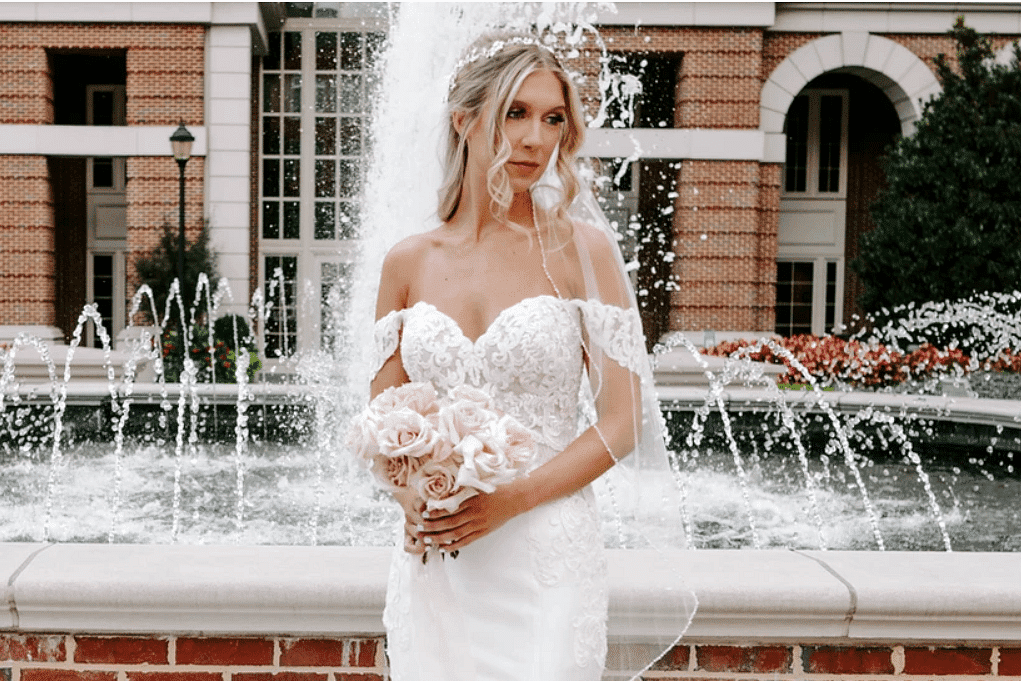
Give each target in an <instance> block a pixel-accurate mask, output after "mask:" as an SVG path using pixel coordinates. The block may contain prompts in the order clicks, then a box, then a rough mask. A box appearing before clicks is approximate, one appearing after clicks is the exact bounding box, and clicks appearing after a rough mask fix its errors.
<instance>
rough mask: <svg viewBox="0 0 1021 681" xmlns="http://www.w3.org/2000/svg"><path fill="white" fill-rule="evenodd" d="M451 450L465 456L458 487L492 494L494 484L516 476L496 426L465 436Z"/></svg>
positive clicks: (508, 480)
mask: <svg viewBox="0 0 1021 681" xmlns="http://www.w3.org/2000/svg"><path fill="white" fill-rule="evenodd" d="M454 451H455V452H457V453H459V454H461V455H462V456H463V457H464V463H462V464H461V468H460V469H459V470H458V472H457V484H458V485H461V486H463V487H473V488H475V489H477V490H480V491H482V492H493V491H494V490H495V489H496V486H497V485H500V484H503V483H505V482H510V481H511V480H513V479H514V477H515V468H514V465H513V464H512V463H511V461H510V460H509V459H508V458H507V452H506V447H505V446H504V443H503V442H502V441H501V439H500V433H499V432H498V429H497V428H496V424H495V423H493V424H490V425H489V427H487V428H486V429H484V430H482V431H480V432H478V433H472V434H470V435H466V436H465V437H464V439H463V440H461V442H460V443H459V444H458V445H457V446H456V447H454Z"/></svg>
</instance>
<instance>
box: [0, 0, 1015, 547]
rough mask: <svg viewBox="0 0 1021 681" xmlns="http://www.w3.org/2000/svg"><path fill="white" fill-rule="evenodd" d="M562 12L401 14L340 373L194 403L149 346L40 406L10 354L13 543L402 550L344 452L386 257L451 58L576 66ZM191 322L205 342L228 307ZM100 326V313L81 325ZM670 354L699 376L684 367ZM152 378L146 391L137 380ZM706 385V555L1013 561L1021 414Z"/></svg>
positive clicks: (742, 370)
mask: <svg viewBox="0 0 1021 681" xmlns="http://www.w3.org/2000/svg"><path fill="white" fill-rule="evenodd" d="M561 9H563V10H564V11H565V12H566V13H567V14H566V15H565V16H563V17H561V18H560V19H557V20H555V17H553V16H552V15H545V14H541V15H540V16H539V17H538V18H536V17H534V16H526V15H524V14H522V11H523V10H521V9H520V8H518V7H517V5H510V4H496V3H480V4H478V5H469V6H465V7H454V6H445V5H444V6H432V7H429V8H422V7H418V6H416V5H415V4H414V3H409V4H406V5H405V6H404V7H403V8H402V13H404V16H403V17H402V20H401V21H400V22H398V23H397V24H396V25H395V27H394V30H393V32H392V34H391V37H390V43H391V44H390V47H389V49H388V51H387V52H386V57H385V60H384V63H383V66H382V69H383V74H382V82H383V83H384V88H383V94H382V96H381V98H380V101H379V102H378V106H377V107H376V109H375V114H374V119H373V135H374V138H375V140H376V144H375V145H374V148H375V150H376V151H375V157H374V162H373V165H372V167H371V168H370V171H369V180H368V182H367V183H366V190H365V205H366V209H365V217H364V219H363V220H362V224H364V225H365V226H366V227H365V231H366V234H370V235H372V237H371V238H368V239H366V240H365V242H364V243H363V252H362V259H361V261H360V265H359V269H358V271H357V272H356V273H355V274H354V276H353V277H352V281H351V284H352V287H351V288H352V302H351V303H350V304H348V303H345V309H344V314H342V315H338V317H340V318H342V319H343V320H344V323H345V324H346V327H345V334H344V335H346V337H347V339H348V342H347V344H346V345H342V346H338V348H337V349H336V350H335V352H336V353H337V356H343V357H344V361H342V362H339V361H336V360H335V359H334V356H335V355H332V354H327V353H322V352H319V353H313V354H305V355H302V356H299V357H297V358H295V360H294V362H293V363H292V366H291V372H292V374H293V376H294V377H295V381H294V382H293V383H290V384H271V383H262V382H258V383H256V384H252V385H249V384H247V381H246V374H245V371H244V361H241V362H239V371H238V373H237V378H238V379H239V383H238V384H237V385H222V384H221V385H216V386H208V385H201V384H196V383H195V378H196V373H197V370H196V367H195V366H194V365H193V364H190V360H186V361H185V371H184V372H183V374H182V382H181V383H180V384H169V383H167V382H166V381H165V380H160V377H161V374H162V368H161V366H160V361H161V359H160V358H159V357H158V356H156V355H154V354H153V353H152V352H151V350H150V346H149V345H147V344H146V342H145V339H144V338H143V339H142V342H140V343H135V344H129V348H130V349H129V351H127V352H126V353H122V355H121V356H120V359H113V356H112V355H109V354H108V355H107V356H106V361H105V364H106V365H107V368H108V371H107V378H106V379H105V380H103V381H100V382H98V383H97V382H93V383H87V382H83V381H80V380H70V379H69V377H70V376H71V368H72V367H73V359H71V357H72V355H73V354H74V353H73V349H74V348H75V347H76V343H73V344H72V346H71V349H72V351H69V352H68V353H67V357H68V358H69V360H68V361H69V364H68V365H67V366H59V365H56V364H53V363H52V362H51V363H50V364H49V365H48V366H47V372H46V376H45V380H44V381H43V382H42V383H39V384H37V385H36V386H34V387H33V386H32V385H31V384H30V382H29V381H26V380H20V379H19V373H18V368H19V367H20V366H23V365H19V364H18V363H17V360H18V358H19V357H20V358H21V360H24V358H25V357H26V356H27V355H30V354H32V353H37V354H38V355H39V356H40V357H41V358H42V364H43V365H46V364H47V359H48V354H49V352H50V351H49V349H48V347H47V346H45V344H42V343H40V342H38V341H33V340H32V339H22V340H19V342H18V343H16V345H15V347H14V348H12V349H11V350H9V351H7V352H6V353H5V356H4V372H3V374H2V376H0V399H2V400H3V401H2V403H0V406H2V412H0V541H63V542H97V541H110V542H138V543H175V542H179V543H195V544H203V543H207V544H220V543H234V542H237V543H244V544H277V543H280V544H335V545H379V544H389V543H391V538H392V530H391V528H392V525H393V522H394V520H395V512H394V508H393V506H392V504H390V503H388V502H387V500H386V499H384V498H383V495H382V494H381V493H379V492H378V491H376V490H375V489H374V488H373V487H372V485H371V483H370V482H369V480H368V478H367V475H366V474H365V473H364V471H360V470H358V469H357V468H356V467H355V466H354V464H353V463H352V462H351V461H350V459H349V457H347V455H346V453H345V452H344V451H343V448H342V447H341V446H340V445H339V439H340V438H339V433H340V432H341V431H342V427H343V423H344V421H345V419H346V418H347V417H348V416H349V415H350V414H351V413H353V411H354V410H355V409H356V408H358V405H360V404H363V403H364V401H365V398H366V389H365V386H366V385H367V383H368V379H367V376H366V375H365V371H366V367H367V366H368V364H369V362H367V361H366V357H365V355H362V354H360V353H365V352H367V349H368V348H369V347H370V342H369V339H368V338H367V337H366V329H369V328H371V323H368V322H370V321H371V314H372V306H371V301H372V299H373V297H374V292H373V290H372V285H373V282H375V281H376V280H377V279H378V268H379V263H380V262H381V258H382V254H383V253H384V252H385V251H386V249H387V248H388V247H389V246H390V245H392V244H393V243H395V242H396V241H397V240H399V239H400V238H401V237H402V236H403V234H402V230H403V231H418V230H420V229H421V228H422V225H423V224H426V223H427V222H428V221H429V219H430V218H429V212H430V209H429V208H428V206H430V205H431V203H432V202H433V200H434V196H433V192H432V191H430V190H428V187H432V186H435V185H436V183H431V182H430V181H428V178H430V177H438V165H437V163H436V159H435V158H434V156H433V155H432V154H429V153H422V154H410V155H409V154H408V149H420V148H422V144H423V142H422V140H423V139H425V140H430V139H434V138H435V137H436V130H434V129H433V128H432V127H430V121H436V120H440V118H441V113H440V111H441V110H440V108H439V107H440V104H441V102H442V99H443V94H444V93H443V89H444V88H445V87H446V79H445V77H444V76H446V75H449V73H450V72H451V71H452V70H453V61H454V60H455V59H456V57H457V53H458V52H459V50H458V49H456V46H457V45H464V44H467V43H468V42H469V41H470V40H471V39H472V38H473V37H474V36H475V35H477V34H478V33H479V32H481V31H482V30H484V28H485V27H486V26H492V25H503V24H507V23H511V24H513V23H515V22H521V21H525V20H527V21H529V22H533V21H534V23H536V24H537V25H539V26H540V27H545V28H548V29H549V31H550V33H551V35H553V36H555V37H556V38H557V39H558V40H560V41H561V42H562V43H564V44H566V45H568V47H569V48H570V46H571V44H572V42H571V41H576V40H578V39H580V37H581V36H584V35H588V36H589V38H590V39H592V36H593V35H595V34H594V33H591V32H589V33H588V34H586V31H587V30H589V29H590V26H589V25H588V22H587V21H586V19H585V16H584V7H583V6H582V5H570V6H569V7H566V8H561ZM542 11H546V10H542ZM558 21H559V22H560V23H558ZM423 35H429V36H443V38H444V40H443V42H444V44H445V45H446V46H447V49H445V50H442V51H432V52H428V53H426V54H425V55H423V51H422V49H421V45H422V40H423V38H422V36H423ZM424 56H426V57H428V58H424ZM611 85H612V84H609V85H608V87H609V86H611ZM396 93H399V97H397V95H396ZM398 100H399V101H398ZM408 111H413V112H415V114H414V115H411V116H409V115H408V113H407V112H408ZM409 158H410V159H412V160H413V161H414V162H409V161H408V159H409ZM395 169H397V170H395ZM409 187H411V188H415V189H413V190H410V194H409V189H408V188H409ZM423 188H425V189H423ZM414 192H420V193H421V196H415V195H414ZM416 211H417V212H416ZM394 225H398V226H401V228H399V229H395V228H393V226H394ZM272 295H273V294H272V293H271V294H270V296H271V298H272ZM276 295H277V296H283V295H284V287H277V289H276ZM170 298H171V299H174V296H173V295H172V296H170ZM309 298H311V299H312V300H317V299H318V297H317V296H310V297H309ZM200 301H201V304H202V305H204V306H205V308H204V309H205V312H206V318H207V319H209V320H210V321H211V320H212V319H214V318H215V317H216V315H217V313H218V312H217V305H218V302H219V297H218V296H209V295H206V296H205V297H203V298H201V299H200ZM143 302H145V301H144V300H143V296H140V297H138V298H137V299H136V305H140V304H142V303H143ZM271 302H273V301H272V300H270V301H265V300H263V299H262V297H261V294H260V295H259V296H258V297H257V298H256V299H255V300H253V303H252V306H251V309H252V310H253V312H252V318H250V319H249V323H250V326H252V327H256V326H264V322H265V319H266V314H267V309H268V307H267V304H266V303H271ZM276 302H278V303H279V304H281V306H283V305H282V303H283V301H282V300H278V301H276ZM177 304H178V306H180V307H184V306H183V304H182V303H181V301H180V300H179V299H178V302H177ZM198 309H203V308H202V307H199V308H198ZM95 316H96V315H95V311H94V310H92V309H91V308H89V309H87V310H86V312H85V314H84V315H83V320H82V324H84V322H85V318H86V317H89V318H94V317H95ZM153 316H154V317H157V318H158V316H157V315H156V314H155V313H154V315H153ZM165 316H166V315H164V317H165ZM189 317H190V318H195V314H194V308H193V311H192V313H191V314H190V315H189ZM80 330H81V324H80V325H79V330H78V333H80ZM104 342H106V340H104ZM106 347H107V349H109V345H108V343H107V346H106ZM677 352H681V353H685V352H688V353H691V356H692V357H696V358H697V356H698V353H697V350H695V349H694V348H691V347H689V348H687V349H681V350H678V351H677ZM240 355H241V359H242V360H243V359H244V357H245V353H243V352H242V353H240ZM143 366H148V367H152V368H153V370H154V371H153V374H154V376H155V380H152V381H144V380H141V379H138V378H136V374H137V373H138V371H140V370H141V369H142V367H143ZM61 370H63V373H61ZM692 373H693V375H696V376H698V375H701V374H702V373H703V370H702V369H701V368H698V367H696V368H695V369H694V370H693V371H692ZM709 373H710V376H709V377H708V378H707V379H705V384H706V386H705V387H702V388H688V389H686V390H681V391H678V390H677V389H672V388H671V389H664V391H663V395H662V397H664V398H665V399H664V408H665V410H666V412H667V416H668V419H667V420H668V422H669V424H670V427H671V429H672V433H673V446H674V449H675V450H676V452H677V456H676V461H675V463H676V466H677V470H678V479H679V481H680V483H681V484H682V486H683V492H684V499H685V503H684V508H682V509H679V512H681V513H682V514H683V516H684V518H685V522H686V525H687V527H688V529H689V535H690V537H691V539H692V544H693V545H694V547H696V548H699V547H701V548H738V547H757V548H768V547H791V548H828V549H862V548H864V549H874V548H886V549H910V550H944V549H947V548H953V549H956V550H960V549H967V550H976V551H1004V550H1006V551H1016V550H1021V518H1019V511H1018V510H1017V509H1016V505H1015V503H1014V502H1015V500H1016V499H1017V498H1018V493H1019V492H1021V479H1019V475H1018V471H1017V470H1016V469H1015V467H1014V466H1015V464H1014V456H1015V454H1016V453H1017V452H1021V430H1019V425H1018V423H1017V419H1016V418H1014V417H1016V416H1017V415H1018V414H1021V403H1014V405H1013V406H1010V405H1009V404H1008V405H1006V406H1005V405H1003V404H1000V403H997V404H996V405H992V406H989V404H988V403H989V401H978V403H977V404H978V407H977V411H976V412H975V413H978V414H980V416H981V414H982V412H983V410H985V411H988V412H995V413H996V415H997V417H998V418H999V421H997V420H995V419H992V420H990V418H980V417H976V416H974V413H971V412H969V414H968V415H966V420H975V419H976V418H977V419H978V420H979V421H981V422H982V423H981V424H979V425H978V426H975V425H972V424H970V423H965V424H963V425H961V424H958V425H956V426H953V427H950V429H949V430H948V428H947V427H946V426H945V424H947V423H954V422H955V421H954V419H957V421H960V420H961V419H962V418H965V417H962V416H961V410H960V409H959V407H960V406H961V401H960V400H959V401H958V403H957V404H956V406H954V405H951V403H950V402H946V403H945V404H944V403H941V404H939V405H936V406H935V407H932V406H931V405H930V406H929V407H924V408H918V407H917V405H915V403H914V402H913V401H912V399H910V396H901V398H896V396H894V398H893V402H891V401H890V399H888V398H890V396H882V395H880V396H877V397H876V398H875V399H871V398H868V397H865V398H863V399H859V400H858V402H857V408H855V409H853V410H850V411H846V410H845V409H844V407H846V405H847V404H848V402H847V400H846V399H845V397H846V396H847V395H848V394H845V393H833V394H832V395H831V394H828V393H824V392H821V391H818V390H816V391H813V392H811V393H808V394H807V396H806V394H796V395H793V396H792V395H790V394H787V395H784V394H781V393H780V392H779V391H777V390H776V388H775V385H773V384H772V383H770V381H768V380H764V379H763V378H762V375H761V367H760V366H756V365H752V364H748V363H744V362H739V361H733V362H730V363H727V364H724V365H721V366H719V367H718V368H717V370H715V371H711V372H709ZM742 384H747V385H748V386H750V387H747V388H745V387H743V386H742ZM831 398H832V399H831ZM897 399H899V400H900V401H899V402H898V401H897ZM884 400H885V402H884ZM877 401H878V402H879V403H884V404H885V405H886V408H885V409H884V408H882V404H880V406H879V407H876V406H875V403H876V402H877ZM983 403H984V404H985V406H983ZM891 404H892V405H893V408H890V407H891ZM950 407H953V408H950ZM948 409H949V411H950V412H952V413H949V414H948V413H947V411H948ZM1011 409H1013V412H1011V411H1010V410H1011ZM986 416H988V414H986ZM969 428H983V429H984V430H983V431H981V432H976V433H973V434H972V435H971V437H970V442H969V446H970V449H963V448H960V447H957V448H953V451H950V450H946V447H944V445H946V443H947V442H952V441H953V440H954V438H955V437H957V436H956V435H955V432H957V430H960V429H969ZM955 429H956V430H955ZM223 433H227V434H228V437H226V438H224V436H223ZM941 447H943V449H944V450H946V451H941V449H940V448H941ZM962 452H964V453H962Z"/></svg>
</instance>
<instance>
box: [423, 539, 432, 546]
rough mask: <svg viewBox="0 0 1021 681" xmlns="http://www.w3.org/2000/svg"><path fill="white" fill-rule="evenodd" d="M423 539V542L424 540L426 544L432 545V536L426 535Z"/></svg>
mask: <svg viewBox="0 0 1021 681" xmlns="http://www.w3.org/2000/svg"><path fill="white" fill-rule="evenodd" d="M423 541H424V542H425V543H426V544H428V545H429V546H432V543H433V538H432V537H426V538H425V539H423Z"/></svg>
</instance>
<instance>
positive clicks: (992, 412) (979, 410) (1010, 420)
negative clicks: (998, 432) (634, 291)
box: [658, 386, 1021, 429]
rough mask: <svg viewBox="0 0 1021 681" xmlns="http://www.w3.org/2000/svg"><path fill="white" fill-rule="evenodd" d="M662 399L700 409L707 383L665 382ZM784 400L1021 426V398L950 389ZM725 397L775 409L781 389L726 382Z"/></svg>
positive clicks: (848, 410)
mask: <svg viewBox="0 0 1021 681" xmlns="http://www.w3.org/2000/svg"><path fill="white" fill-rule="evenodd" d="M658 392H659V399H660V401H661V402H663V403H666V404H667V405H669V406H670V407H675V408H678V409H681V410H686V411H689V410H692V409H697V408H699V407H701V406H703V405H704V404H705V401H706V396H707V392H706V389H705V388H696V387H691V386H659V387H658ZM781 393H782V395H783V399H784V402H785V403H786V404H787V405H788V406H790V407H791V408H792V409H793V410H794V411H811V412H817V413H821V412H823V410H824V408H823V404H822V403H823V402H825V403H826V404H828V405H829V406H830V407H831V408H832V409H833V411H835V412H837V413H843V414H856V413H858V412H860V411H862V410H863V409H866V408H868V407H872V408H873V409H875V410H876V411H880V412H883V413H885V414H890V415H892V416H904V415H909V414H910V415H915V416H918V417H922V418H927V419H936V420H945V421H955V422H958V423H975V424H981V425H989V426H1003V427H1004V428H1016V429H1021V400H992V399H985V398H974V397H957V396H949V395H911V394H907V393H882V392H871V391H847V392H844V391H836V390H834V391H820V392H816V391H812V390H783V391H781ZM722 399H723V402H724V404H725V405H726V407H727V409H728V410H729V411H731V412H733V411H766V410H771V409H775V407H774V403H773V399H775V393H772V391H767V390H765V389H763V388H737V387H727V388H724V390H723V393H722Z"/></svg>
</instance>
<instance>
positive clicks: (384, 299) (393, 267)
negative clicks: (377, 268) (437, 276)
mask: <svg viewBox="0 0 1021 681" xmlns="http://www.w3.org/2000/svg"><path fill="white" fill-rule="evenodd" d="M435 241H436V236H435V234H433V232H423V233H421V234H413V235H411V236H409V237H406V238H404V239H402V240H401V241H399V242H398V243H397V244H396V245H394V246H393V247H392V248H391V249H390V250H389V251H388V252H387V254H386V257H385V258H383V270H382V272H381V276H380V281H379V292H378V294H377V295H378V298H377V302H376V317H377V318H379V317H381V316H383V315H384V314H386V313H387V312H389V311H391V310H400V309H402V308H404V307H405V306H406V304H407V301H408V297H409V294H410V293H411V290H412V289H413V288H414V286H415V283H416V281H417V279H418V277H419V273H420V272H421V271H422V266H423V263H424V262H425V259H426V257H427V255H428V253H429V251H430V250H431V249H432V248H433V247H434V244H435Z"/></svg>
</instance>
